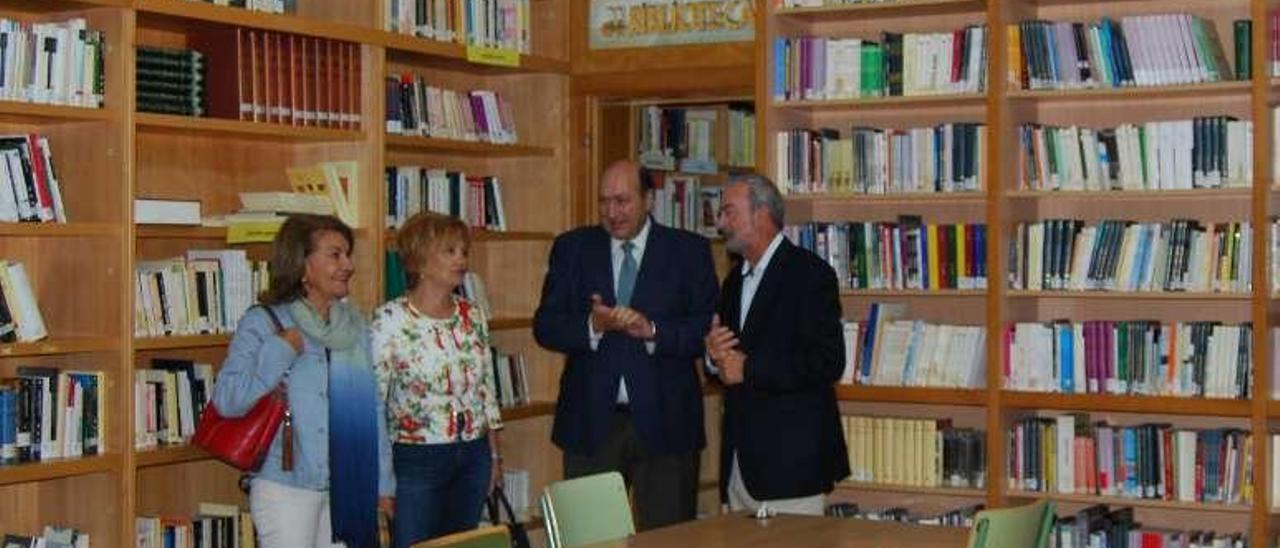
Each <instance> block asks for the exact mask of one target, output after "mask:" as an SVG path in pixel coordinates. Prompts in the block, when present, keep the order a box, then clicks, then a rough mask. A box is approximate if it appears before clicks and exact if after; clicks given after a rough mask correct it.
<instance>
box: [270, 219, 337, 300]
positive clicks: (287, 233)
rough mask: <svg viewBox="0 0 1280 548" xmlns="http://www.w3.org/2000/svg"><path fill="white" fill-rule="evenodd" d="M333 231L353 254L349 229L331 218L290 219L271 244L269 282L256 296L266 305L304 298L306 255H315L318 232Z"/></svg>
mask: <svg viewBox="0 0 1280 548" xmlns="http://www.w3.org/2000/svg"><path fill="white" fill-rule="evenodd" d="M326 231H332V232H337V233H338V234H341V235H342V237H343V238H346V240H347V248H348V249H349V250H351V251H354V250H355V247H356V242H355V237H354V235H353V234H352V232H351V227H349V226H347V225H346V224H345V223H343V222H342V221H339V220H338V218H337V217H334V216H332V215H308V214H301V213H300V214H295V215H290V216H289V218H288V219H287V220H285V222H284V225H283V226H281V227H280V232H277V233H276V238H275V240H274V241H272V242H271V281H270V283H269V284H268V285H267V290H266V291H263V292H262V293H261V294H260V295H258V301H259V302H261V303H262V304H265V305H276V304H283V303H287V302H292V301H294V300H297V299H301V298H302V297H305V296H306V294H307V291H306V288H305V287H303V285H302V277H303V276H304V275H306V273H307V255H310V254H311V252H312V251H315V245H316V240H317V239H318V237H319V236H320V233H321V232H326Z"/></svg>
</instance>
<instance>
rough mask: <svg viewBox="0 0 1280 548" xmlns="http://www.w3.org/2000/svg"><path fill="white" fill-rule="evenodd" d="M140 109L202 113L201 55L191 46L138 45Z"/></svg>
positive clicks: (166, 112)
mask: <svg viewBox="0 0 1280 548" xmlns="http://www.w3.org/2000/svg"><path fill="white" fill-rule="evenodd" d="M136 50H137V57H136V61H135V70H136V71H137V78H136V79H137V88H138V89H137V92H138V97H137V105H138V111H139V112H155V113H159V114H176V115H179V116H204V115H205V66H204V55H203V54H201V53H200V52H199V51H196V50H194V49H185V48H161V47H155V46H137V48H136Z"/></svg>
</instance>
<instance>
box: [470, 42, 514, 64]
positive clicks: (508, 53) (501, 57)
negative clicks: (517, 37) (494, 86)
mask: <svg viewBox="0 0 1280 548" xmlns="http://www.w3.org/2000/svg"><path fill="white" fill-rule="evenodd" d="M467 61H470V62H472V63H479V64H482V65H497V66H500V67H518V66H520V52H518V51H516V50H513V49H503V48H486V47H483V46H467Z"/></svg>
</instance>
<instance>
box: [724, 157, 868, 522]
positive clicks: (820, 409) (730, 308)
mask: <svg viewBox="0 0 1280 548" xmlns="http://www.w3.org/2000/svg"><path fill="white" fill-rule="evenodd" d="M784 216H785V212H784V209H783V201H782V196H781V195H779V193H778V190H777V188H776V187H774V185H773V183H771V182H770V181H769V180H768V179H766V178H764V177H762V176H760V175H755V174H747V175H738V176H734V177H732V178H731V179H730V182H729V184H728V186H727V187H726V188H725V190H724V195H723V198H722V199H721V209H720V215H719V218H718V220H717V223H718V224H717V226H718V228H719V230H720V232H721V234H723V235H724V237H725V246H726V247H727V248H728V249H729V251H731V252H733V253H735V254H737V255H739V256H741V257H742V259H743V260H742V262H740V263H738V264H735V265H734V266H733V267H731V268H730V270H729V275H728V276H727V277H726V278H725V281H724V287H723V288H722V291H721V293H720V302H719V304H718V306H717V315H716V317H715V319H714V321H713V323H712V328H711V330H710V331H709V332H708V334H707V336H706V340H705V344H706V347H707V354H708V356H709V358H710V360H709V363H708V370H709V371H711V372H712V373H713V374H714V375H718V377H719V379H720V381H721V382H722V383H723V384H724V385H725V387H726V388H725V393H724V423H723V428H722V429H721V434H722V436H723V439H722V445H721V459H720V475H721V477H720V488H721V496H722V500H724V501H725V502H727V503H728V504H729V507H730V509H732V510H743V509H750V510H758V509H759V507H760V506H761V504H762V503H765V504H764V505H765V506H767V507H768V508H771V509H773V510H776V511H778V512H786V513H799V514H815V515H822V513H823V510H824V507H825V504H826V496H825V495H826V493H828V492H830V491H831V489H832V487H833V485H834V483H835V482H837V481H840V480H841V479H844V478H845V477H846V476H848V475H849V459H848V452H847V449H846V448H845V442H844V431H843V430H842V428H841V426H840V412H839V409H838V408H837V406H836V395H835V386H834V385H835V382H836V381H837V380H838V379H839V378H840V373H841V371H842V370H843V369H844V341H843V338H842V335H843V332H842V329H841V325H840V294H839V289H838V285H837V283H836V276H835V272H834V271H833V270H832V269H831V266H830V265H828V264H827V263H826V262H825V261H823V260H822V259H820V258H819V257H818V256H817V255H814V254H813V253H811V252H809V251H807V250H805V249H801V248H799V247H796V246H794V245H792V244H791V242H789V241H787V239H786V238H784V237H783V236H782V234H781V232H780V231H781V229H782V226H783V218H784Z"/></svg>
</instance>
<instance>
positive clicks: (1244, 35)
mask: <svg viewBox="0 0 1280 548" xmlns="http://www.w3.org/2000/svg"><path fill="white" fill-rule="evenodd" d="M1232 27H1233V28H1234V29H1235V43H1236V80H1249V79H1251V78H1253V55H1251V54H1250V52H1251V51H1252V50H1253V21H1250V20H1248V19H1241V20H1239V21H1236V22H1235V23H1233V24H1232Z"/></svg>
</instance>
